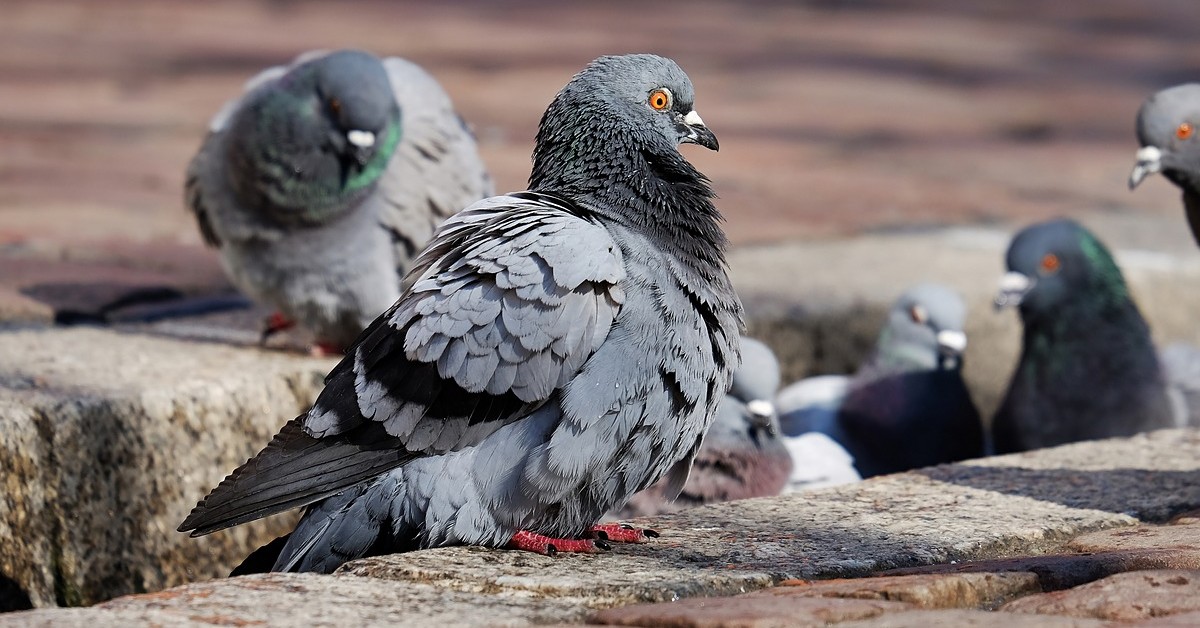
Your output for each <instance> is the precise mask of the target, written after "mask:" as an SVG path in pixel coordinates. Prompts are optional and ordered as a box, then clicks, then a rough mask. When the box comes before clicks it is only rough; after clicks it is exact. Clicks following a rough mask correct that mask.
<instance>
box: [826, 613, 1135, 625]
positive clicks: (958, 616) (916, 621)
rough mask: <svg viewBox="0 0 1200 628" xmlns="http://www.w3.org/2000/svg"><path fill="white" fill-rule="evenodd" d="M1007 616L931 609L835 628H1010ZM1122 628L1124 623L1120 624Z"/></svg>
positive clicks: (1025, 621)
mask: <svg viewBox="0 0 1200 628" xmlns="http://www.w3.org/2000/svg"><path fill="white" fill-rule="evenodd" d="M1014 624H1018V623H1017V622H1014V621H1013V618H1012V616H1011V615H1007V614H1004V613H994V612H986V611H970V610H934V611H902V612H899V613H887V614H885V615H880V616H879V617H876V618H873V619H864V620H858V621H848V622H845V623H841V624H837V626H838V628H960V627H962V628H1012V626H1013V625H1014ZM1018 625H1019V626H1020V627H1021V628H1101V627H1103V626H1113V625H1114V624H1113V623H1112V622H1107V621H1101V620H1099V619H1086V618H1082V617H1058V616H1055V615H1037V616H1032V617H1022V618H1021V621H1020V622H1019V624H1018ZM1121 626H1126V624H1121Z"/></svg>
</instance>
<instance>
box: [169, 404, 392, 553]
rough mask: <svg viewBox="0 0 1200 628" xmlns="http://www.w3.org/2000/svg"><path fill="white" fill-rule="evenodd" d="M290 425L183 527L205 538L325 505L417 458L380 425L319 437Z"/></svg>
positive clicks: (295, 422) (198, 507)
mask: <svg viewBox="0 0 1200 628" xmlns="http://www.w3.org/2000/svg"><path fill="white" fill-rule="evenodd" d="M304 416H305V415H301V416H299V417H297V418H295V419H293V420H291V421H289V422H288V423H287V425H285V426H284V427H283V429H282V430H280V431H279V434H277V435H276V436H275V438H273V439H272V440H271V442H270V444H268V445H267V447H266V448H265V449H263V450H262V451H261V452H259V453H258V455H257V456H255V457H254V458H251V459H250V460H249V461H248V462H246V463H245V464H243V465H242V466H240V467H238V468H237V469H236V470H234V472H233V473H231V474H230V475H229V476H228V477H226V478H225V479H224V480H223V481H222V482H221V483H220V484H219V485H218V486H217V487H216V488H215V489H213V490H212V492H210V493H209V494H208V496H207V497H205V498H204V499H203V500H201V501H200V503H199V504H197V505H196V507H195V508H193V509H192V512H191V514H189V515H188V517H187V519H185V520H184V522H183V523H182V524H181V525H180V526H179V531H180V532H186V531H189V530H191V531H192V536H201V535H204V534H209V533H211V532H216V531H217V530H222V529H225V528H228V527H231V526H235V525H238V524H241V523H246V522H247V521H253V520H255V519H260V518H262V517H266V516H267V515H272V514H275V513H277V512H283V511H285V510H290V509H292V508H297V507H300V506H305V505H308V504H311V503H314V502H317V501H320V500H322V499H324V498H326V497H329V496H330V495H333V494H335V493H337V492H339V491H342V490H345V489H346V488H349V487H351V486H353V485H355V484H358V483H359V482H362V481H363V480H366V479H368V478H371V477H374V476H376V475H379V474H381V473H384V472H385V471H388V470H390V469H394V468H396V467H398V466H400V465H401V464H403V463H404V462H405V461H407V460H409V459H411V458H412V457H413V455H412V454H411V453H409V452H408V451H406V450H405V449H404V447H403V446H402V445H401V444H400V442H399V441H398V440H397V439H396V438H394V437H392V436H389V435H388V434H387V433H385V432H384V431H383V428H382V427H381V426H379V425H378V424H375V423H368V424H366V425H363V426H362V427H361V428H358V429H356V430H353V432H350V433H346V434H341V435H338V436H335V437H326V438H319V439H318V438H313V437H312V436H309V435H308V433H306V432H305V431H304V429H303V427H302V426H301V421H302V420H303V419H304Z"/></svg>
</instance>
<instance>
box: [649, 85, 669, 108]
mask: <svg viewBox="0 0 1200 628" xmlns="http://www.w3.org/2000/svg"><path fill="white" fill-rule="evenodd" d="M650 106H651V107H653V108H654V109H655V110H656V111H662V110H663V109H666V108H667V107H670V106H671V92H668V91H667V90H665V89H656V90H654V91H652V92H650Z"/></svg>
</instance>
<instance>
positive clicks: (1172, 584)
mask: <svg viewBox="0 0 1200 628" xmlns="http://www.w3.org/2000/svg"><path fill="white" fill-rule="evenodd" d="M1000 610H1001V611H1002V612H1011V613H1037V614H1044V615H1071V616H1075V617H1095V618H1099V619H1113V620H1133V619H1145V618H1150V617H1159V616H1162V615H1173V614H1177V613H1183V612H1187V611H1197V610H1200V570H1195V569H1176V570H1169V569H1162V570H1150V571H1132V572H1128V573H1120V574H1116V575H1113V576H1109V577H1107V578H1104V579H1102V580H1097V581H1096V582H1092V583H1089V584H1085V585H1081V586H1078V587H1075V588H1073V589H1067V590H1065V591H1054V592H1051V593H1041V594H1037V595H1031V596H1028V597H1024V598H1021V599H1019V600H1014V601H1012V602H1009V603H1008V604H1005V605H1004V606H1002V607H1000Z"/></svg>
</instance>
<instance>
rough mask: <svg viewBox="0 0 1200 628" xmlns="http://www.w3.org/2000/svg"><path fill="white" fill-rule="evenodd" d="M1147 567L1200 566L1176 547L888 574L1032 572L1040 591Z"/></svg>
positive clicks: (972, 563)
mask: <svg viewBox="0 0 1200 628" xmlns="http://www.w3.org/2000/svg"><path fill="white" fill-rule="evenodd" d="M1147 569H1200V553H1198V552H1195V551H1186V550H1184V551H1180V550H1177V549H1145V550H1119V551H1112V552H1097V553H1085V554H1050V555H1046V556H1021V557H1018V558H998V559H992V560H979V561H967V562H959V563H956V564H944V565H931V566H928V567H912V568H907V569H892V570H888V571H884V572H882V574H883V575H889V576H893V575H896V576H912V575H930V576H946V575H949V574H968V573H976V574H1000V573H1014V572H1016V573H1032V574H1034V575H1035V576H1037V581H1038V584H1039V586H1040V587H1041V589H1042V590H1043V591H1057V590H1059V589H1068V588H1071V587H1074V586H1079V585H1081V584H1086V583H1088V582H1092V581H1094V580H1099V579H1100V578H1104V577H1106V576H1111V575H1112V574H1116V573H1122V572H1126V571H1140V570H1147Z"/></svg>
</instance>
